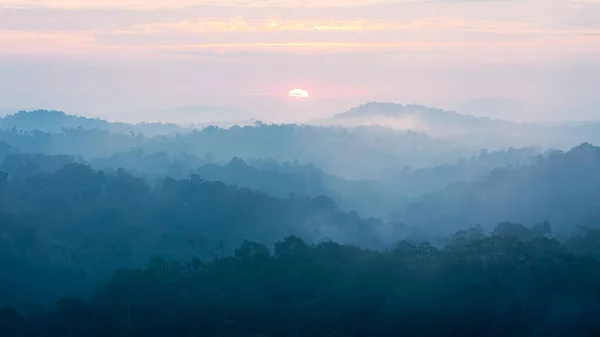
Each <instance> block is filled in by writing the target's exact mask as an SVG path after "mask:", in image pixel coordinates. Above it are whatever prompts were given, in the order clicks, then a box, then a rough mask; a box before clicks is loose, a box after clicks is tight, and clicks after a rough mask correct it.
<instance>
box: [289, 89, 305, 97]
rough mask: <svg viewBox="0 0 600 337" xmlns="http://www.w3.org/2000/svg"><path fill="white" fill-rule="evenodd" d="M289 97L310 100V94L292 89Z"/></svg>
mask: <svg viewBox="0 0 600 337" xmlns="http://www.w3.org/2000/svg"><path fill="white" fill-rule="evenodd" d="M288 97H292V98H308V92H307V91H306V90H303V89H292V90H290V92H289V93H288Z"/></svg>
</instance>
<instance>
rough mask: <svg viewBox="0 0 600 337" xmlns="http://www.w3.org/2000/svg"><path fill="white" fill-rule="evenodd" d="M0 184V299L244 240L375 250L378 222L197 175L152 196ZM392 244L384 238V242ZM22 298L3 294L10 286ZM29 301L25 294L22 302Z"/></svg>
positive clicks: (58, 289)
mask: <svg viewBox="0 0 600 337" xmlns="http://www.w3.org/2000/svg"><path fill="white" fill-rule="evenodd" d="M7 178H8V177H7V174H5V173H2V175H0V265H1V266H2V270H3V272H2V277H1V278H0V293H1V294H0V295H1V296H0V298H1V299H5V300H8V299H9V298H15V297H16V298H20V299H21V300H22V299H23V298H29V299H32V300H33V299H35V298H36V296H39V299H43V298H46V295H45V294H47V293H49V294H55V293H64V292H66V291H74V292H78V293H79V292H81V291H84V290H89V288H88V287H89V285H91V284H95V283H96V282H98V281H101V280H103V279H104V278H106V277H108V275H110V273H112V272H113V271H114V270H116V269H118V268H120V267H133V266H140V265H143V264H145V263H146V261H148V259H149V258H150V257H152V256H154V255H159V256H163V257H165V258H168V259H176V260H182V259H187V258H190V257H191V256H194V254H197V255H198V256H199V257H203V258H206V257H212V256H215V255H220V254H227V253H231V252H233V249H234V248H235V247H236V246H237V245H238V244H239V243H240V242H242V241H243V240H246V239H248V240H255V241H258V242H261V243H267V244H270V243H273V242H275V241H276V240H278V239H280V238H282V237H285V236H288V235H297V236H300V237H303V238H305V239H307V240H310V241H313V240H327V239H332V240H335V241H338V242H341V243H348V244H356V245H360V246H363V247H371V248H383V247H385V246H386V243H384V236H383V235H382V232H381V231H382V230H383V229H384V228H383V227H384V226H385V223H383V222H382V221H380V220H375V219H364V218H361V217H360V216H359V215H358V214H357V213H355V212H340V211H338V210H337V206H336V204H335V202H334V201H333V200H332V199H330V198H328V197H326V196H320V197H315V198H307V197H299V196H296V197H289V198H285V199H278V198H273V197H270V196H268V195H267V194H263V193H258V192H255V191H252V190H248V189H238V188H236V187H234V186H227V185H225V184H223V183H219V182H206V181H203V180H202V179H200V178H199V177H198V176H192V177H191V178H189V179H182V180H174V179H170V178H167V179H164V180H163V181H162V183H161V184H160V185H158V186H157V187H154V188H153V187H152V186H151V185H149V184H148V183H147V182H145V181H144V180H142V179H140V178H136V177H133V176H131V175H129V174H127V173H125V172H124V171H123V170H117V172H115V173H114V174H106V173H104V172H102V171H95V170H93V169H91V168H90V167H88V166H84V165H80V164H68V165H67V166H65V167H64V168H62V169H60V170H58V171H56V172H55V173H50V174H48V173H37V174H33V175H30V176H19V177H14V178H12V179H7ZM393 235H394V233H393V232H389V230H388V231H387V232H386V234H385V240H389V239H391V238H392V236H393ZM17 286H18V288H19V289H23V291H24V292H26V293H16V292H14V291H11V290H10V289H15V287H17ZM27 294H28V295H27Z"/></svg>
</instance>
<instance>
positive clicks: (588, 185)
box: [403, 144, 600, 232]
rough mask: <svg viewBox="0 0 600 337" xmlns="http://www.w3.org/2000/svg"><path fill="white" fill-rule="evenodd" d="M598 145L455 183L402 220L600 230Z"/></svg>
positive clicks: (427, 224)
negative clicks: (477, 179) (587, 227)
mask: <svg viewBox="0 0 600 337" xmlns="http://www.w3.org/2000/svg"><path fill="white" fill-rule="evenodd" d="M598 186H600V147H596V146H593V145H590V144H582V145H580V146H577V147H575V148H573V149H571V150H570V151H568V152H561V151H556V152H553V153H551V154H550V155H548V156H547V157H539V161H538V163H536V164H534V165H530V166H523V167H518V168H503V169H496V170H494V171H492V172H491V173H490V174H488V175H487V176H486V177H485V178H484V179H482V180H480V181H477V182H471V183H456V184H453V185H451V186H450V187H448V188H446V189H445V190H443V191H441V192H439V193H434V194H431V195H429V196H426V197H424V198H423V199H422V200H421V201H420V202H418V203H415V204H413V205H412V206H411V207H409V209H408V212H407V214H406V215H405V218H404V219H403V220H406V221H407V222H408V223H410V224H413V225H415V226H419V227H422V228H431V227H434V228H437V229H445V230H446V231H452V230H455V229H456V228H459V227H460V226H465V225H472V224H481V225H484V226H485V225H487V226H493V225H495V224H496V223H499V222H503V221H510V222H518V223H523V224H529V225H531V224H535V223H539V222H542V221H544V220H548V221H550V223H551V224H552V225H553V227H554V228H557V229H561V230H563V231H567V232H568V231H569V230H570V229H573V228H574V226H575V225H586V226H592V227H598V226H600V189H599V188H598Z"/></svg>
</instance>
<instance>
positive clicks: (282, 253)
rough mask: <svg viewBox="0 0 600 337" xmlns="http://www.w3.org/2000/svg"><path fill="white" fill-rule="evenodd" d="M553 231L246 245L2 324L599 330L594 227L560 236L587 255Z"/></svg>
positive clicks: (254, 331) (159, 263)
mask: <svg viewBox="0 0 600 337" xmlns="http://www.w3.org/2000/svg"><path fill="white" fill-rule="evenodd" d="M548 232H549V227H548V226H547V224H546V225H540V226H538V227H536V228H532V229H528V228H525V227H523V226H519V225H512V224H501V225H499V226H498V227H497V228H496V230H495V231H494V232H493V233H492V234H491V235H490V236H486V235H484V234H483V232H482V230H481V229H480V228H478V227H472V228H470V229H468V230H463V231H460V232H458V233H455V234H454V235H453V236H452V237H451V238H450V241H449V243H448V244H447V245H446V246H445V247H443V248H441V249H437V248H435V247H433V246H431V245H429V244H427V243H421V244H415V243H411V242H407V241H401V242H399V243H397V244H396V245H395V246H394V247H393V248H392V249H390V250H387V251H385V252H377V251H369V250H364V249H360V248H357V247H354V246H347V245H339V244H337V243H333V242H323V243H320V244H307V243H305V242H304V241H302V240H301V239H299V238H296V237H288V238H286V239H285V240H282V241H279V242H276V243H275V244H274V249H272V250H270V249H269V248H268V247H267V246H265V245H262V244H259V243H255V242H250V241H245V242H243V243H242V244H241V245H239V246H238V247H237V249H236V250H235V252H234V253H233V254H232V255H231V256H223V257H217V258H215V259H208V260H205V259H200V258H195V259H191V260H188V261H187V262H185V263H177V262H170V261H168V260H165V259H161V258H154V259H152V260H151V261H150V262H149V264H148V265H147V267H145V268H144V269H124V270H121V271H119V272H117V273H116V274H115V275H114V277H113V278H112V279H111V280H110V281H109V282H107V283H105V284H104V285H102V286H100V287H99V288H97V290H96V291H95V292H94V295H93V296H92V297H91V298H89V299H87V300H84V299H80V298H75V297H67V298H63V299H61V300H60V301H58V302H57V303H56V304H55V305H54V306H52V307H49V308H48V307H39V306H38V307H32V306H21V307H16V308H6V309H4V310H2V311H0V326H2V328H3V333H4V335H5V336H14V337H29V336H36V337H37V336H40V337H42V336H43V337H46V336H48V337H59V336H71V337H78V336H82V337H83V336H85V337H91V336H103V337H105V336H132V337H133V336H144V337H151V336H175V337H176V336H182V337H183V336H264V337H266V336H338V337H339V336H574V337H576V336H598V334H600V316H598V311H599V310H600V296H599V295H598V286H599V284H600V261H598V260H597V259H595V258H593V257H591V255H596V256H598V254H599V253H600V251H599V250H598V244H597V242H598V241H597V237H598V232H594V233H591V234H588V233H586V234H584V235H582V236H580V237H578V238H577V239H576V242H569V243H571V244H574V245H575V246H577V247H579V248H581V247H582V246H585V243H589V242H595V245H592V246H590V245H589V244H588V245H587V247H588V248H589V247H594V246H595V248H593V250H592V251H588V252H581V251H580V252H579V254H584V255H575V254H573V253H572V252H570V251H569V249H568V248H567V247H566V246H564V245H561V244H560V243H559V242H557V241H555V240H552V239H549V238H548V236H547V234H548ZM582 243H583V245H582ZM567 246H568V244H567Z"/></svg>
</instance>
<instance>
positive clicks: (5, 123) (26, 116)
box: [0, 110, 184, 135]
mask: <svg viewBox="0 0 600 337" xmlns="http://www.w3.org/2000/svg"><path fill="white" fill-rule="evenodd" d="M0 128H2V129H11V128H15V129H18V130H40V131H44V132H51V133H56V132H61V131H62V130H63V129H65V128H66V129H76V128H82V129H87V130H106V131H110V132H114V133H131V132H133V133H143V134H146V135H156V134H171V133H177V132H182V131H184V129H183V128H181V127H180V126H178V125H175V124H163V123H139V124H129V123H121V122H108V121H106V120H103V119H100V118H88V117H82V116H76V115H69V114H66V113H64V112H62V111H56V110H35V111H20V112H17V113H15V114H9V115H6V116H4V117H1V118H0Z"/></svg>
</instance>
